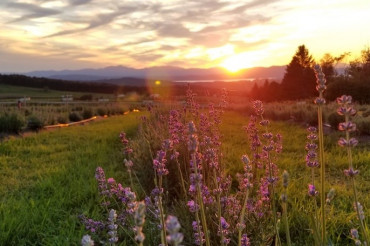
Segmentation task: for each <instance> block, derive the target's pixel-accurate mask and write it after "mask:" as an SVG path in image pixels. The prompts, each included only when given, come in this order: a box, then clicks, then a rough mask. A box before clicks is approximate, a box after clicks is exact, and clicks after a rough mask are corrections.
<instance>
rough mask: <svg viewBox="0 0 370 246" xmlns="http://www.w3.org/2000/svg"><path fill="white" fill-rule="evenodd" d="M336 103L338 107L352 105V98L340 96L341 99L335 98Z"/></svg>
mask: <svg viewBox="0 0 370 246" xmlns="http://www.w3.org/2000/svg"><path fill="white" fill-rule="evenodd" d="M337 103H338V104H339V105H348V104H351V103H352V97H351V96H347V95H342V96H341V97H338V98H337Z"/></svg>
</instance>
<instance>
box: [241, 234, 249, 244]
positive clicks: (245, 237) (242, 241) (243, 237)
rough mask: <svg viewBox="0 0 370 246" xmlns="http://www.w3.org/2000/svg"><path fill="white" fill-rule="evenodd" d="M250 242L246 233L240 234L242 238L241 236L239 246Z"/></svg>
mask: <svg viewBox="0 0 370 246" xmlns="http://www.w3.org/2000/svg"><path fill="white" fill-rule="evenodd" d="M250 245H251V243H250V240H249V238H248V236H247V234H243V235H242V238H241V246H250Z"/></svg>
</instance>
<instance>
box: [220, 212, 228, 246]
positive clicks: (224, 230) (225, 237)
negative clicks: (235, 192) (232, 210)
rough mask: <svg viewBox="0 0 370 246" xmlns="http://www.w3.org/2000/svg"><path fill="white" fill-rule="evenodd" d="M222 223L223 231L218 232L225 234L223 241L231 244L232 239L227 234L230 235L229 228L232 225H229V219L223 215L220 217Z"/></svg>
mask: <svg viewBox="0 0 370 246" xmlns="http://www.w3.org/2000/svg"><path fill="white" fill-rule="evenodd" d="M220 224H221V228H220V229H221V231H219V232H218V233H219V234H220V235H223V237H224V241H223V243H224V244H226V245H227V244H229V243H230V239H229V238H227V235H229V233H230V232H229V228H230V225H229V223H227V221H226V220H225V218H224V217H221V218H220Z"/></svg>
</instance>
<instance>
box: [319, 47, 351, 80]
mask: <svg viewBox="0 0 370 246" xmlns="http://www.w3.org/2000/svg"><path fill="white" fill-rule="evenodd" d="M349 55H350V52H345V53H343V54H341V55H339V56H336V57H334V56H332V55H331V54H330V53H326V54H324V56H323V57H322V58H321V60H320V66H321V69H322V71H323V73H324V74H325V78H326V81H327V82H328V84H329V83H331V82H332V81H333V80H334V78H335V76H337V75H338V73H337V71H336V70H335V66H336V65H337V64H338V63H339V62H341V61H342V60H343V59H344V58H346V57H347V56H349Z"/></svg>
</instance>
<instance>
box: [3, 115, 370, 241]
mask: <svg viewBox="0 0 370 246" xmlns="http://www.w3.org/2000/svg"><path fill="white" fill-rule="evenodd" d="M139 115H141V113H140V114H135V113H130V114H129V115H127V116H115V117H111V118H108V119H106V120H102V121H98V122H94V123H91V124H89V125H86V126H76V127H71V128H66V129H58V130H56V131H52V132H41V133H39V134H35V135H32V136H30V137H27V138H23V139H20V138H19V139H11V140H9V141H6V142H3V143H1V145H0V197H1V203H0V242H2V243H4V244H5V245H78V244H79V243H80V240H81V237H82V235H84V234H86V231H85V230H84V228H83V226H82V225H81V224H80V223H79V221H78V218H77V216H78V215H79V214H81V213H83V214H86V215H88V216H89V217H93V218H101V216H102V215H101V214H99V210H98V209H97V208H98V200H99V196H98V191H97V183H96V181H95V179H94V173H95V168H96V167H97V166H102V167H103V168H104V170H105V171H106V176H107V178H108V177H114V178H115V179H116V180H117V182H120V183H122V184H123V185H124V186H128V185H129V184H130V181H129V178H128V173H127V171H126V169H125V167H124V165H123V163H122V161H123V156H122V152H121V147H122V144H121V142H120V141H119V139H118V134H119V132H120V131H121V130H124V131H125V132H126V133H127V134H128V137H129V138H133V139H134V141H133V146H136V148H135V149H134V151H135V152H136V153H137V155H136V159H135V171H136V172H137V175H138V177H139V180H140V183H141V184H142V185H143V186H144V188H147V187H153V185H154V184H153V174H152V173H151V174H149V173H148V172H152V171H151V170H152V164H151V161H150V157H148V156H149V153H148V151H149V149H148V146H146V145H145V144H143V143H144V142H145V141H144V139H143V138H142V135H140V133H139V134H138V133H137V131H136V129H137V124H138V116H139ZM161 117H164V118H161ZM165 117H167V116H166V113H164V114H163V115H162V116H160V117H159V118H158V119H157V120H158V121H157V123H156V124H157V125H154V127H153V128H152V129H151V134H152V135H151V137H152V138H150V139H148V140H149V141H150V142H152V145H151V146H152V148H153V149H152V153H154V155H155V153H156V151H157V150H159V148H160V145H161V141H162V140H163V139H165V138H166V136H168V129H166V128H165V126H166V124H163V122H164V121H165V120H164V119H165ZM248 121H249V114H248V113H242V112H240V111H239V112H233V111H230V112H226V113H225V114H224V116H223V117H222V124H221V128H220V130H221V136H222V137H221V140H222V147H221V150H222V153H224V154H223V156H222V159H221V163H222V165H223V167H224V168H225V172H226V174H227V175H231V177H232V178H233V182H232V187H233V188H232V190H233V189H235V188H236V186H237V183H236V181H235V177H236V173H238V172H239V173H241V172H243V163H242V162H241V156H242V155H243V154H248V155H249V156H252V153H251V151H250V148H249V141H248V136H247V133H246V132H245V130H244V129H243V126H245V125H247V124H248ZM270 130H271V131H272V132H274V133H280V134H281V135H282V136H283V152H282V153H281V154H280V155H279V157H278V159H277V160H276V164H277V166H278V168H279V175H281V173H282V171H283V170H287V171H288V172H289V174H290V180H291V181H290V184H289V187H288V190H287V193H288V213H289V215H288V216H289V224H290V231H291V235H292V241H293V242H294V244H293V245H313V238H312V235H311V232H310V230H311V229H310V228H311V224H310V220H311V216H310V213H311V211H312V207H313V204H312V199H310V198H309V196H308V195H307V185H308V183H310V171H309V169H308V168H307V167H306V164H305V160H304V158H305V155H306V151H305V149H304V146H305V143H306V135H307V131H306V130H305V128H304V127H303V126H302V125H300V124H296V123H292V122H290V123H289V122H281V121H273V122H272V125H271V129H270ZM340 135H341V133H339V132H335V131H334V132H331V133H330V134H329V133H328V134H326V135H325V149H326V155H325V160H326V166H327V173H326V181H327V189H328V190H329V189H330V188H335V190H336V196H335V199H334V200H333V202H332V203H331V204H330V205H328V206H327V214H328V219H327V233H328V237H329V238H330V240H331V241H332V242H333V243H334V245H348V244H350V243H351V239H349V230H350V229H351V228H353V227H355V226H356V225H357V221H356V214H355V212H354V210H353V206H352V204H353V197H352V196H353V195H352V192H351V187H350V183H349V180H348V179H347V178H346V177H345V176H344V174H343V170H344V169H346V168H347V166H348V164H347V159H346V152H345V150H344V149H342V148H339V147H338V146H337V144H336V142H337V139H338V138H339V137H340ZM369 149H370V143H369V141H368V140H366V138H365V139H364V140H363V141H361V139H360V144H359V145H358V146H357V147H356V148H355V149H354V151H353V160H354V166H355V168H356V169H359V170H360V175H359V176H357V178H356V182H357V188H358V193H359V200H360V201H361V203H362V204H363V205H364V210H365V217H366V221H365V222H366V223H367V224H368V222H369V217H370V213H369V212H368V211H369V210H368V204H370V197H369V196H368V195H367V194H368V191H369V190H370V183H369V177H370V170H369V169H368V168H367V166H368V163H369V162H370V152H369ZM183 159H184V160H186V161H188V157H184V158H183ZM185 165H188V164H186V162H185ZM169 169H170V172H172V171H175V169H174V167H172V168H169ZM318 173H319V172H318V170H317V172H316V176H317V179H318V176H319V174H318ZM176 177H178V176H177V175H175V173H171V174H170V175H169V176H165V177H164V185H165V186H164V189H165V191H166V190H168V191H169V192H170V193H171V192H172V190H171V189H173V188H174V187H175V186H173V187H172V185H173V184H176V185H177V186H176V187H178V185H179V184H178V183H179V180H177V179H176V180H174V179H175V178H176ZM135 184H136V186H135V187H136V188H134V190H140V189H139V188H137V187H138V183H137V182H135ZM146 192H147V194H149V193H150V189H149V190H146ZM280 192H281V181H279V183H278V186H277V198H276V199H277V201H278V200H279V199H278V197H279V195H280ZM177 193H179V192H178V191H177ZM138 199H143V197H142V194H140V195H139V197H138ZM183 202H184V201H182V200H181V199H177V198H176V197H175V198H174V197H171V196H170V195H166V196H165V197H164V204H165V205H166V206H167V207H166V210H168V213H170V214H174V215H176V216H178V217H179V220H180V223H181V224H182V225H183V228H182V232H183V233H184V235H185V240H184V241H185V245H192V242H193V238H192V230H191V229H190V228H189V225H191V217H192V214H190V213H189V212H188V211H187V206H186V205H185V203H184V204H183ZM277 210H278V212H280V213H281V207H280V205H279V206H278V208H277ZM209 215H211V214H209ZM148 220H149V222H148V223H147V225H146V227H145V228H144V233H146V235H147V239H146V241H145V245H153V244H158V243H160V239H159V232H158V230H157V229H156V227H157V225H156V224H153V223H154V222H153V220H151V219H148ZM190 227H191V226H190ZM280 232H281V237H282V238H283V243H285V239H284V232H285V229H284V227H283V226H282V225H281V229H280ZM249 236H251V237H252V238H258V237H259V235H249ZM213 237H214V238H215V237H217V236H215V235H214V236H213ZM216 242H217V241H216ZM233 242H235V241H233ZM233 244H234V243H232V245H233ZM121 245H132V241H130V240H128V243H126V242H125V241H123V243H122V244H121ZM252 245H253V244H252Z"/></svg>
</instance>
